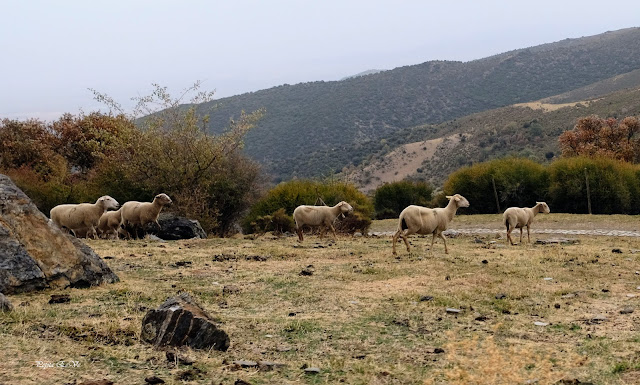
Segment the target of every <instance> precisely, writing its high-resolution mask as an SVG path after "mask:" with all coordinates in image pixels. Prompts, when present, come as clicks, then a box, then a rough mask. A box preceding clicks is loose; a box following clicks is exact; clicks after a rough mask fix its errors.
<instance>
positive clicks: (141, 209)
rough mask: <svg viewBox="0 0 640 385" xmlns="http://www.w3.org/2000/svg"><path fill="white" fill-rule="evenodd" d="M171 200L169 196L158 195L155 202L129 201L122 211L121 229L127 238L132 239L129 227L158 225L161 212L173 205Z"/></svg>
mask: <svg viewBox="0 0 640 385" xmlns="http://www.w3.org/2000/svg"><path fill="white" fill-rule="evenodd" d="M171 203H172V201H171V198H169V196H168V195H167V194H158V195H156V196H155V198H153V202H137V201H129V202H126V203H125V204H123V205H122V208H121V209H120V212H121V217H122V218H121V220H120V227H121V228H122V231H123V233H124V235H125V236H126V237H127V238H131V234H129V232H128V231H127V226H133V227H134V228H135V227H140V228H142V226H144V225H146V224H147V223H151V222H155V223H156V225H158V228H160V224H159V223H158V215H160V210H162V208H163V207H164V206H166V205H169V204H171Z"/></svg>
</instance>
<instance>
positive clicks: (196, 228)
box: [144, 213, 207, 241]
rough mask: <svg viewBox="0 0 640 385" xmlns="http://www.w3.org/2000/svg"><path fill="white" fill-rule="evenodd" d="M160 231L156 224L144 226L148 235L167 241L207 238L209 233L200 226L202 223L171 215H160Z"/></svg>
mask: <svg viewBox="0 0 640 385" xmlns="http://www.w3.org/2000/svg"><path fill="white" fill-rule="evenodd" d="M158 223H159V224H160V229H158V225H156V224H155V223H148V224H147V225H145V226H144V231H145V233H147V234H153V235H155V236H157V237H158V238H161V239H164V240H166V241H174V240H177V239H191V238H202V239H204V238H206V237H207V233H206V232H205V231H204V230H203V229H202V226H200V222H198V221H196V220H194V219H189V218H185V217H179V216H176V215H175V214H171V213H160V216H159V217H158Z"/></svg>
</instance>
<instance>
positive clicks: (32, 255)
mask: <svg viewBox="0 0 640 385" xmlns="http://www.w3.org/2000/svg"><path fill="white" fill-rule="evenodd" d="M116 281H118V277H117V276H116V275H115V274H114V273H113V272H112V271H111V269H109V267H108V266H107V264H106V263H105V262H104V261H103V260H102V258H100V257H99V256H98V255H97V254H96V253H95V252H94V251H93V250H92V249H91V248H90V247H89V246H87V245H85V244H84V243H83V242H82V241H80V240H78V239H76V238H74V237H72V236H70V235H68V234H65V233H63V232H62V231H61V230H60V229H59V228H58V227H57V226H56V225H55V224H53V222H51V221H50V220H49V219H48V218H47V217H46V216H45V215H44V214H42V213H41V212H40V211H39V210H38V208H37V207H36V206H35V205H34V204H33V203H32V202H31V200H30V199H29V197H27V196H26V195H25V194H24V193H23V192H22V190H20V189H19V188H18V187H16V185H15V184H14V183H13V182H12V181H11V179H9V177H7V176H6V175H2V174H0V292H1V293H5V294H13V293H20V292H27V291H33V290H39V289H45V288H65V287H89V286H92V285H99V284H101V283H112V282H116Z"/></svg>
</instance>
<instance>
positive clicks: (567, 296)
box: [560, 293, 577, 299]
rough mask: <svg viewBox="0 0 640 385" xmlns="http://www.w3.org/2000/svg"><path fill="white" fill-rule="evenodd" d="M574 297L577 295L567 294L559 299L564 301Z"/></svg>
mask: <svg viewBox="0 0 640 385" xmlns="http://www.w3.org/2000/svg"><path fill="white" fill-rule="evenodd" d="M576 296H577V294H575V293H568V294H565V295H562V296H560V298H565V299H566V298H573V297H576Z"/></svg>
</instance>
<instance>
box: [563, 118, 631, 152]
mask: <svg viewBox="0 0 640 385" xmlns="http://www.w3.org/2000/svg"><path fill="white" fill-rule="evenodd" d="M639 131H640V122H639V121H638V119H637V118H635V117H627V118H624V119H622V120H621V121H618V120H617V119H614V118H609V119H603V118H600V117H598V116H597V115H591V116H588V117H586V118H582V119H580V120H578V123H577V124H576V125H575V127H574V129H573V130H571V131H566V132H564V133H563V134H562V135H560V138H559V139H558V140H559V142H560V148H561V150H562V155H563V156H565V157H569V156H587V157H591V158H594V157H605V158H610V159H618V160H624V161H626V162H635V163H637V162H638V161H640V138H638V135H636V134H638V132H639Z"/></svg>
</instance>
